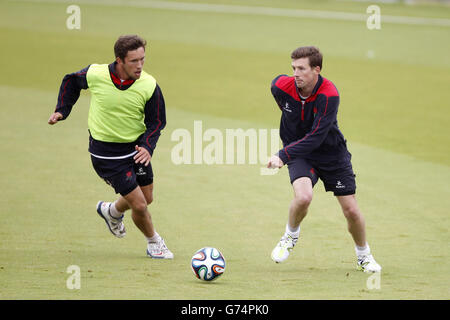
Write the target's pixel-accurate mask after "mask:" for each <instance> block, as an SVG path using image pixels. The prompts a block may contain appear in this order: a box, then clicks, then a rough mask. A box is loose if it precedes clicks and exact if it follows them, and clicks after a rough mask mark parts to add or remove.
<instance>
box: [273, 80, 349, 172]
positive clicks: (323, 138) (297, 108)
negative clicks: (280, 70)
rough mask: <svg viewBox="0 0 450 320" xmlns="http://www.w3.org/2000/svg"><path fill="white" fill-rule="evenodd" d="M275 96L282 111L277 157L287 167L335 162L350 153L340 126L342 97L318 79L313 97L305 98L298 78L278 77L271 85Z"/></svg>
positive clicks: (332, 86) (325, 82) (326, 82)
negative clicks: (297, 160)
mask: <svg viewBox="0 0 450 320" xmlns="http://www.w3.org/2000/svg"><path fill="white" fill-rule="evenodd" d="M271 91H272V94H273V96H274V98H275V101H276V102H277V104H278V107H279V108H280V110H281V111H282V114H281V121H280V138H281V140H282V142H283V149H281V150H280V151H279V152H278V156H279V157H280V159H281V160H282V161H283V163H284V164H286V163H287V162H289V161H290V160H292V159H295V158H303V159H311V160H317V161H320V160H323V161H329V160H335V159H338V158H340V157H341V156H342V155H343V154H345V153H346V152H347V146H346V140H345V139H344V136H343V134H342V133H341V131H340V130H339V127H338V124H337V112H338V107H339V93H338V91H337V89H336V87H335V86H334V84H333V83H332V82H331V81H329V80H327V79H325V78H323V77H322V76H321V75H319V78H318V81H317V84H316V86H315V87H314V89H313V91H312V93H311V95H310V96H309V97H307V98H306V99H304V98H302V97H301V96H300V94H299V90H298V88H297V86H296V84H295V78H294V77H289V76H287V75H279V76H277V77H276V78H275V79H274V80H273V81H272V86H271Z"/></svg>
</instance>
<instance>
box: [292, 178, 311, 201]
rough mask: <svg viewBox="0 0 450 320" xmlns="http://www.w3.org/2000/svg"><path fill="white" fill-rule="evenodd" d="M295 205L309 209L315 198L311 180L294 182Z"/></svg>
mask: <svg viewBox="0 0 450 320" xmlns="http://www.w3.org/2000/svg"><path fill="white" fill-rule="evenodd" d="M293 187H294V194H295V196H294V203H295V204H296V205H297V206H301V207H308V206H309V205H310V203H311V201H312V198H313V187H312V182H311V179H310V178H308V177H302V178H299V179H297V180H295V181H294V183H293Z"/></svg>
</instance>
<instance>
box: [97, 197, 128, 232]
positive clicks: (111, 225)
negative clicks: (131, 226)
mask: <svg viewBox="0 0 450 320" xmlns="http://www.w3.org/2000/svg"><path fill="white" fill-rule="evenodd" d="M111 204H112V203H111V202H104V201H99V202H98V203H97V213H98V215H99V216H100V217H102V218H103V220H105V222H106V225H107V226H108V229H109V231H111V233H112V234H113V235H115V236H116V237H117V238H123V237H125V235H126V231H125V226H124V224H123V215H122V217H120V218H114V217H112V216H111V214H110V212H109V210H110V207H111Z"/></svg>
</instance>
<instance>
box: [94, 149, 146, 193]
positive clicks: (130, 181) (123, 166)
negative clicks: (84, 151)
mask: <svg viewBox="0 0 450 320" xmlns="http://www.w3.org/2000/svg"><path fill="white" fill-rule="evenodd" d="M91 161H92V165H93V167H94V169H95V172H97V174H98V175H99V176H100V178H102V179H103V180H105V182H106V183H107V184H109V185H110V186H112V187H113V188H114V191H115V192H116V193H120V194H121V195H122V196H126V195H127V194H129V193H130V192H131V191H133V190H134V189H136V188H137V186H141V187H143V186H147V185H150V184H152V183H153V170H152V165H151V163H149V164H148V166H145V165H144V164H137V163H135V162H134V159H133V157H132V156H131V157H128V158H125V159H100V158H96V157H94V156H92V155H91Z"/></svg>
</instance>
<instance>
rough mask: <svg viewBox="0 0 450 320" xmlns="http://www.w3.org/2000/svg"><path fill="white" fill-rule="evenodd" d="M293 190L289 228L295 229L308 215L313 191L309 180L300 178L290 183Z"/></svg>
mask: <svg viewBox="0 0 450 320" xmlns="http://www.w3.org/2000/svg"><path fill="white" fill-rule="evenodd" d="M292 187H293V188H294V199H293V200H292V201H291V205H290V207H289V221H288V223H289V226H290V227H291V228H292V229H297V228H298V227H299V225H300V223H301V222H302V220H303V218H305V216H306V214H307V213H308V208H309V205H310V203H311V201H312V196H313V189H312V182H311V179H310V178H308V177H301V178H299V179H297V180H295V181H294V183H292Z"/></svg>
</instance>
